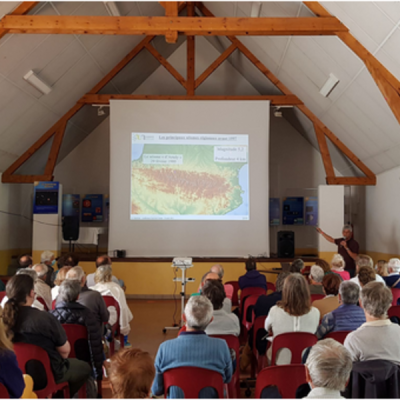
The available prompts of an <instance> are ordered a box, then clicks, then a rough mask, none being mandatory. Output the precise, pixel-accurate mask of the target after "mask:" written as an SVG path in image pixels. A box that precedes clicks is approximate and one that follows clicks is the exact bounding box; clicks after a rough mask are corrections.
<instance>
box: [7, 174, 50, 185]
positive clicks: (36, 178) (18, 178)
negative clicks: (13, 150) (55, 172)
mask: <svg viewBox="0 0 400 400" xmlns="http://www.w3.org/2000/svg"><path fill="white" fill-rule="evenodd" d="M52 179H53V176H52V175H15V174H14V175H10V176H9V177H7V180H6V181H4V180H3V179H2V182H3V183H34V182H40V181H51V180H52Z"/></svg>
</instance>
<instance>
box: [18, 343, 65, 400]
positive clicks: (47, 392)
mask: <svg viewBox="0 0 400 400" xmlns="http://www.w3.org/2000/svg"><path fill="white" fill-rule="evenodd" d="M14 352H15V355H16V356H17V361H18V365H19V368H20V369H21V371H22V373H23V374H28V375H30V376H31V377H32V379H33V381H34V382H35V386H36V385H37V382H38V381H39V380H42V379H43V375H42V371H41V368H38V363H40V364H41V365H42V366H43V368H44V372H45V374H46V376H45V377H44V378H45V381H46V386H45V387H44V388H41V389H38V390H35V386H34V388H33V391H34V392H35V393H36V394H37V396H38V397H39V398H41V399H44V398H47V397H51V396H52V395H53V394H54V393H57V392H58V391H59V390H62V391H63V392H64V398H65V399H69V397H70V396H69V385H68V382H63V383H58V384H57V383H55V381H54V376H53V372H52V370H51V366H50V359H49V356H48V354H47V352H46V351H45V350H43V349H42V348H41V347H39V346H35V345H33V344H27V343H14ZM30 361H34V363H33V364H32V366H30V365H29V364H30ZM37 378H39V379H37Z"/></svg>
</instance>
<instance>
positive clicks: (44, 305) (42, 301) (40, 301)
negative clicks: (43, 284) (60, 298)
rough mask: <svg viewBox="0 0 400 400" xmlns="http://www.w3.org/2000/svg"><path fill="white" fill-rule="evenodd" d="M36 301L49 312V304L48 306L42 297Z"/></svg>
mask: <svg viewBox="0 0 400 400" xmlns="http://www.w3.org/2000/svg"><path fill="white" fill-rule="evenodd" d="M36 300H37V301H38V302H39V303H40V304H42V305H43V307H44V310H45V311H49V308H48V307H47V304H46V302H45V301H44V300H43V298H42V297H36Z"/></svg>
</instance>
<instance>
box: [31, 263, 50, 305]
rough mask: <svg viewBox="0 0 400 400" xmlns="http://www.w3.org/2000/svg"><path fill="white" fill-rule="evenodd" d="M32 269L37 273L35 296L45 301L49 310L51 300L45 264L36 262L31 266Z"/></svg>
mask: <svg viewBox="0 0 400 400" xmlns="http://www.w3.org/2000/svg"><path fill="white" fill-rule="evenodd" d="M32 269H33V270H34V271H36V273H37V275H38V280H37V281H36V284H35V292H36V294H37V297H41V298H42V299H43V300H44V302H45V303H46V307H47V309H48V310H51V302H52V297H51V288H50V286H49V285H48V284H47V283H46V278H47V273H48V268H47V265H45V264H36V265H34V266H33V267H32Z"/></svg>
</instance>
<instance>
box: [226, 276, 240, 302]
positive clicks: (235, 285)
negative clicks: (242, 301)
mask: <svg viewBox="0 0 400 400" xmlns="http://www.w3.org/2000/svg"><path fill="white" fill-rule="evenodd" d="M225 285H231V286H233V295H232V305H233V306H238V305H239V294H238V292H239V290H240V288H239V282H238V281H229V282H226V283H225Z"/></svg>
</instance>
